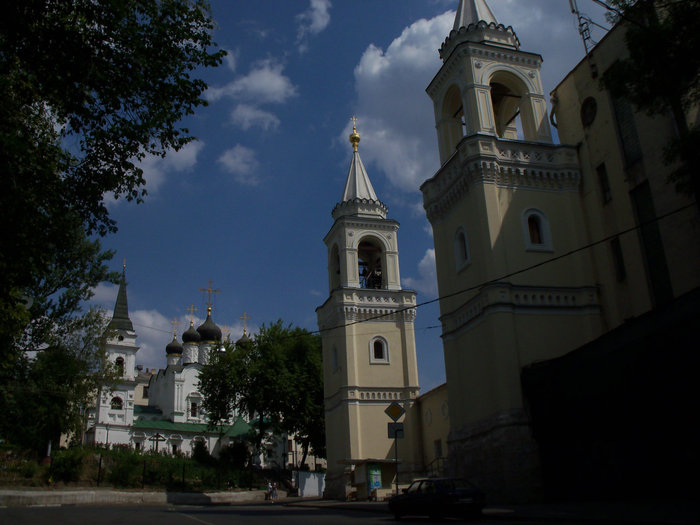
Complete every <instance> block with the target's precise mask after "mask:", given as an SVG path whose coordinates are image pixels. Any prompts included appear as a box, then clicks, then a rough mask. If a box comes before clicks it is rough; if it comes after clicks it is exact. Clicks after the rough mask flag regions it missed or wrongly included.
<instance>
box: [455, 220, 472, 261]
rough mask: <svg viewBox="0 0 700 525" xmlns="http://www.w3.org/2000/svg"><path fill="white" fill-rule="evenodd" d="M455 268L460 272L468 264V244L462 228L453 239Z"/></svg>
mask: <svg viewBox="0 0 700 525" xmlns="http://www.w3.org/2000/svg"><path fill="white" fill-rule="evenodd" d="M454 253H455V268H456V270H457V271H460V270H461V269H462V268H464V267H465V266H467V265H468V264H469V243H468V242H467V234H466V233H465V232H464V228H461V227H460V228H459V229H458V230H457V233H456V234H455V238H454Z"/></svg>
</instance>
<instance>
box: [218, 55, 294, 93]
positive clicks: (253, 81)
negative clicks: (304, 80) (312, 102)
mask: <svg viewBox="0 0 700 525" xmlns="http://www.w3.org/2000/svg"><path fill="white" fill-rule="evenodd" d="M283 70H284V66H283V65H282V64H280V63H279V62H276V61H274V60H272V59H267V60H262V61H260V62H257V63H256V64H255V65H254V66H253V68H252V69H251V71H250V72H249V73H248V74H247V75H244V76H241V77H238V78H236V79H234V80H233V81H231V82H229V83H228V84H226V85H225V86H223V87H218V88H217V87H214V88H210V89H209V90H207V93H206V96H207V98H208V99H209V100H211V101H216V100H219V99H221V98H223V97H232V98H235V99H238V100H246V101H256V102H258V103H282V102H286V101H287V100H288V99H289V98H291V97H295V96H297V94H298V92H297V88H296V86H295V85H294V84H293V83H292V81H291V80H290V79H289V77H287V76H285V75H284V74H283Z"/></svg>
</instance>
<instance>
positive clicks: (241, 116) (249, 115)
mask: <svg viewBox="0 0 700 525" xmlns="http://www.w3.org/2000/svg"><path fill="white" fill-rule="evenodd" d="M231 121H232V122H233V123H234V124H235V125H237V126H240V127H241V128H242V129H244V130H248V129H250V128H252V127H255V126H257V127H259V128H260V129H262V130H264V131H270V130H276V129H277V128H278V127H279V125H280V119H278V118H277V117H276V116H275V115H274V114H273V113H270V112H269V111H264V110H262V109H259V108H257V107H255V106H251V105H248V104H238V105H237V106H236V107H235V109H234V110H233V112H232V113H231Z"/></svg>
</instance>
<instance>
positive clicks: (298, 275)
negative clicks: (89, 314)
mask: <svg viewBox="0 0 700 525" xmlns="http://www.w3.org/2000/svg"><path fill="white" fill-rule="evenodd" d="M457 3H458V2H457V0H354V1H348V0H342V1H341V0H257V1H255V2H251V1H250V0H212V10H213V17H214V19H215V21H216V30H215V33H214V40H215V42H217V44H218V45H219V47H221V48H223V49H225V50H227V51H228V55H227V57H226V59H225V60H224V63H223V64H222V65H221V66H220V67H219V68H216V69H208V70H204V71H201V72H200V75H201V78H203V79H204V80H205V81H206V82H207V84H208V86H209V88H208V90H207V91H206V93H205V95H204V96H205V98H206V99H207V100H208V101H209V106H208V107H205V108H199V110H198V111H197V112H196V113H195V114H194V115H192V116H190V117H188V118H187V119H186V120H185V121H183V125H184V126H186V127H187V128H189V129H190V131H191V133H192V134H193V135H194V136H196V137H197V138H198V140H197V141H196V142H193V143H191V144H189V145H188V146H186V147H185V148H183V149H182V150H181V151H179V152H172V153H171V154H169V155H167V156H166V158H165V159H156V158H152V159H146V161H144V163H143V165H142V167H143V169H144V173H145V178H146V181H147V185H146V189H147V191H148V196H147V198H146V201H145V202H144V203H143V204H139V205H136V204H135V203H129V202H125V201H124V200H118V201H114V200H112V199H110V198H109V197H108V198H107V199H108V207H109V210H110V213H111V215H112V217H113V218H114V219H115V220H116V221H117V224H118V227H119V230H118V232H117V233H116V234H112V235H110V236H108V237H106V238H104V239H103V247H105V248H107V249H111V250H114V251H115V256H114V259H113V261H112V264H111V266H112V269H114V270H120V269H121V267H122V264H123V261H124V260H125V261H126V278H127V283H128V286H127V293H128V301H129V314H130V317H131V320H132V322H133V324H134V329H135V330H136V333H137V335H138V338H137V343H138V344H139V346H140V349H139V351H138V353H137V363H138V364H141V365H143V366H144V367H145V368H149V369H150V368H164V367H165V366H166V354H165V346H166V345H167V344H168V343H169V342H170V341H171V340H172V337H173V325H172V324H171V321H172V320H174V319H176V320H177V321H178V323H179V324H178V325H177V333H178V339H180V338H181V335H182V333H183V332H184V331H185V330H186V329H187V328H188V327H189V319H190V316H189V314H188V311H187V309H188V307H190V306H191V305H193V306H194V307H195V308H196V309H197V311H196V312H195V313H194V322H195V327H196V326H199V324H201V323H202V322H203V320H204V319H205V318H206V311H207V293H204V292H202V291H200V290H202V289H206V288H208V287H209V283H210V281H211V288H213V289H216V290H219V293H214V294H212V303H213V306H212V318H213V320H214V321H215V322H216V323H217V324H218V325H219V326H220V327H221V328H222V330H223V331H224V336H226V335H227V334H230V337H231V338H232V339H233V340H236V339H238V338H239V337H240V336H241V335H242V331H243V319H241V318H242V317H243V316H244V313H246V314H247V317H249V318H250V319H249V320H247V323H248V332H249V333H251V332H252V333H255V332H256V331H257V329H258V328H259V327H260V326H261V325H262V324H268V325H269V324H270V323H273V322H275V321H277V320H278V319H282V320H283V321H284V323H286V324H291V325H293V326H300V327H302V328H306V329H308V330H309V331H315V330H317V329H318V326H317V321H316V313H315V309H316V308H317V307H318V306H320V305H321V304H323V302H324V301H325V300H326V299H327V298H328V295H329V290H328V273H327V251H326V246H325V245H324V243H323V237H324V236H325V234H326V233H327V232H328V230H329V229H330V227H331V226H332V224H333V221H332V218H331V210H332V209H333V207H334V206H335V204H336V203H337V202H338V201H339V200H340V197H341V195H342V192H343V188H344V184H345V177H346V175H347V172H348V168H349V165H350V158H351V154H352V147H351V145H350V143H349V141H348V135H349V134H350V131H351V122H350V117H352V116H356V117H357V130H358V132H359V133H360V135H361V142H360V145H359V152H360V156H361V158H362V160H363V163H364V165H365V167H366V169H367V172H368V174H369V177H370V179H371V181H372V184H373V186H374V189H375V191H376V193H377V196H378V197H379V199H380V200H381V201H382V202H384V203H385V204H386V205H387V206H388V208H389V212H388V218H391V219H394V220H397V221H398V222H399V223H400V229H399V232H398V242H399V258H400V271H401V281H402V286H403V287H404V288H408V289H413V290H416V291H417V292H418V298H417V300H418V303H419V304H422V303H429V304H425V305H421V306H419V308H418V312H417V317H416V322H415V335H416V345H417V354H418V372H419V380H420V385H421V390H422V391H423V392H426V391H428V390H430V389H432V388H434V387H436V386H438V385H439V384H441V383H442V382H444V380H445V370H444V359H443V351H442V342H441V339H440V328H439V325H440V322H439V308H438V305H437V302H433V301H434V300H435V299H436V297H437V282H436V277H435V265H434V251H433V240H432V232H431V228H430V224H429V223H428V221H427V219H426V217H425V212H424V210H423V206H422V196H421V193H420V190H419V187H420V185H421V183H422V182H423V181H425V180H426V179H428V178H430V177H431V176H433V175H434V173H435V172H436V171H437V170H438V168H439V161H438V153H437V138H436V134H435V122H434V117H433V111H432V102H431V100H430V98H429V97H428V95H427V94H426V93H425V88H426V86H427V85H428V83H429V82H430V80H431V79H432V78H433V76H434V75H435V74H436V73H437V71H438V69H439V68H440V65H441V61H440V59H439V56H438V49H439V47H440V45H441V44H442V42H443V41H444V40H445V37H446V36H447V35H448V33H449V31H450V30H451V29H452V24H453V23H454V16H455V10H456V8H457ZM487 3H488V5H489V7H491V9H492V11H493V12H494V14H495V16H496V18H497V19H498V21H499V22H500V23H502V24H504V25H506V26H509V25H510V26H513V28H514V30H515V32H516V34H517V36H518V38H519V40H520V43H521V49H522V50H523V51H529V52H534V53H539V54H541V55H542V57H543V59H544V64H543V67H542V79H543V82H544V86H545V92H546V93H547V94H548V93H549V92H550V91H551V90H553V89H554V87H555V86H556V85H557V84H558V83H559V82H560V81H561V80H562V79H563V78H564V76H565V75H566V74H567V73H568V72H569V71H570V70H571V69H572V68H573V67H574V66H575V65H576V64H577V63H578V62H579V61H580V60H581V59H582V58H583V56H584V47H583V44H582V41H581V38H580V36H579V34H578V30H577V22H576V19H575V17H574V15H572V14H571V11H570V7H569V5H570V4H569V1H567V0H487ZM578 7H579V9H580V10H581V11H582V12H583V13H585V14H586V15H588V16H590V18H591V19H592V20H593V21H595V22H596V23H598V24H600V25H602V26H606V27H607V25H608V24H607V23H606V21H605V17H604V11H603V9H602V8H600V6H597V5H596V4H595V2H594V1H593V0H578ZM592 29H593V32H592V36H593V38H594V40H595V39H600V38H601V37H602V36H603V35H604V31H603V30H602V29H599V28H597V27H595V26H593V28H592ZM116 294H117V287H116V286H115V285H111V284H104V285H100V286H99V287H98V288H97V289H96V290H95V296H94V297H93V300H92V302H93V303H94V304H96V305H100V306H103V307H104V308H106V309H107V310H108V311H109V312H111V311H112V310H113V308H114V302H115V299H116Z"/></svg>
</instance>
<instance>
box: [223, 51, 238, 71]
mask: <svg viewBox="0 0 700 525" xmlns="http://www.w3.org/2000/svg"><path fill="white" fill-rule="evenodd" d="M225 51H226V56H225V57H224V64H226V67H227V68H228V69H229V70H230V71H233V72H234V73H235V72H236V66H237V63H238V50H237V49H236V50H233V49H226V50H225Z"/></svg>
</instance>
